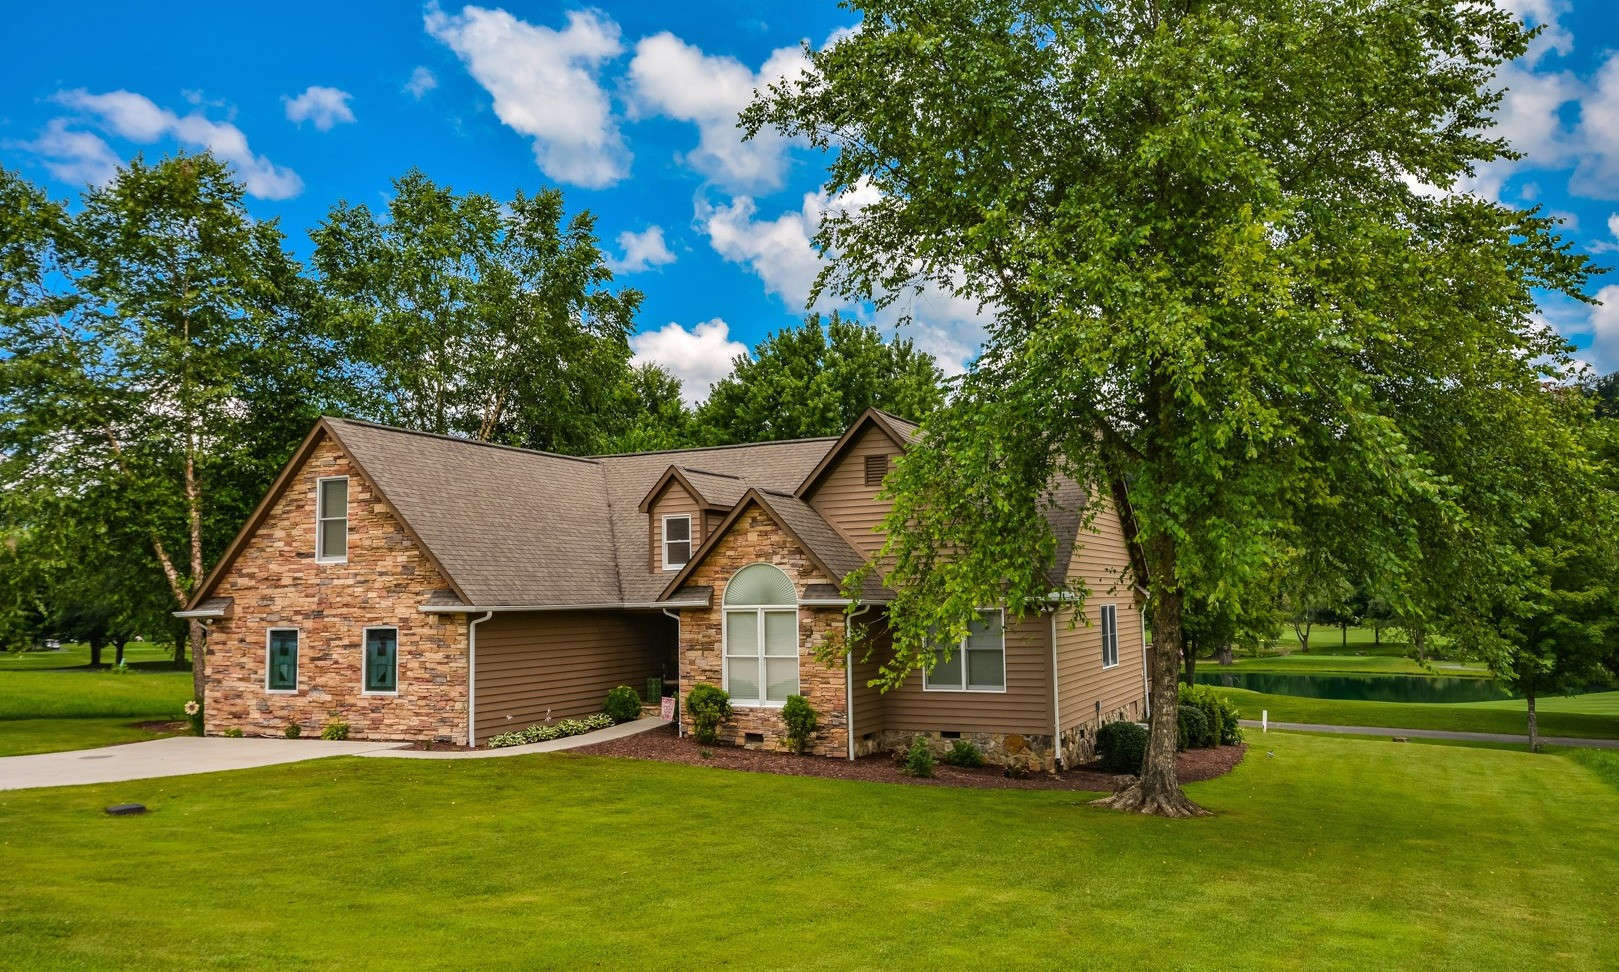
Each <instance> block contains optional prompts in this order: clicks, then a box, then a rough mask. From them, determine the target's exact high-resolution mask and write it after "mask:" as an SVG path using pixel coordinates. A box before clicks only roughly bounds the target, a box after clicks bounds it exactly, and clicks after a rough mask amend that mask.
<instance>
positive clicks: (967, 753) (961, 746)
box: [939, 739, 984, 769]
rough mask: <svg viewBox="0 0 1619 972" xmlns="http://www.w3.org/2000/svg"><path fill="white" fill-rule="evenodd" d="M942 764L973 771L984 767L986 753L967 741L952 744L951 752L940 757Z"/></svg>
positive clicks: (961, 740) (960, 740) (959, 740)
mask: <svg viewBox="0 0 1619 972" xmlns="http://www.w3.org/2000/svg"><path fill="white" fill-rule="evenodd" d="M939 761H940V762H941V763H949V764H950V765H951V766H965V767H967V768H968V769H973V768H976V767H979V766H982V765H984V751H983V750H981V749H979V748H978V747H977V746H974V745H973V744H972V743H970V742H968V741H967V740H965V739H957V740H956V741H955V742H953V743H951V744H950V751H949V752H948V753H945V754H944V755H943V756H940V757H939Z"/></svg>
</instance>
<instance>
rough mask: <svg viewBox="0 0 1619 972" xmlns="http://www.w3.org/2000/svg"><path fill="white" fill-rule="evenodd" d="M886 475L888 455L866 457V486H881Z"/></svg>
mask: <svg viewBox="0 0 1619 972" xmlns="http://www.w3.org/2000/svg"><path fill="white" fill-rule="evenodd" d="M887 475H888V453H886V452H885V453H883V454H882V455H880V456H867V457H866V485H867V486H881V485H882V484H883V477H884V476H887Z"/></svg>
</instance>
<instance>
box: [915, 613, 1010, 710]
mask: <svg viewBox="0 0 1619 972" xmlns="http://www.w3.org/2000/svg"><path fill="white" fill-rule="evenodd" d="M934 659H935V660H934V663H933V668H932V669H931V670H926V671H924V672H923V673H922V688H923V689H924V690H926V691H929V692H1004V691H1006V618H1005V616H1004V615H1003V614H1002V612H1001V611H999V610H994V611H979V612H978V617H976V618H974V619H973V620H971V621H969V622H967V636H966V637H965V638H963V639H961V644H960V645H958V646H956V650H955V651H953V652H951V653H950V657H949V658H948V659H946V658H945V657H944V652H943V651H942V650H941V651H939V652H938V653H937V654H935V655H934Z"/></svg>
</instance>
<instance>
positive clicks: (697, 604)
mask: <svg viewBox="0 0 1619 972" xmlns="http://www.w3.org/2000/svg"><path fill="white" fill-rule="evenodd" d="M703 607H708V601H706V600H704V601H603V602H601V603H598V604H423V605H420V606H419V607H417V608H416V610H418V611H420V612H421V613H423V614H479V613H489V612H493V613H496V614H509V613H512V612H517V611H522V612H533V611H625V610H641V611H654V610H659V609H664V610H667V609H670V608H674V609H676V610H678V609H680V608H703Z"/></svg>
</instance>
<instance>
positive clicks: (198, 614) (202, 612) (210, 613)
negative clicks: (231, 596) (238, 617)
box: [169, 608, 229, 621]
mask: <svg viewBox="0 0 1619 972" xmlns="http://www.w3.org/2000/svg"><path fill="white" fill-rule="evenodd" d="M228 610H229V609H228V608H196V609H194V610H191V611H170V612H169V614H170V615H172V616H174V617H176V618H187V619H195V620H199V621H210V620H214V619H216V618H223V617H225V616H226V613H227V611H228Z"/></svg>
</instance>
